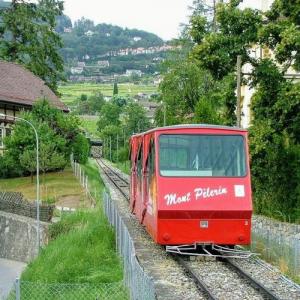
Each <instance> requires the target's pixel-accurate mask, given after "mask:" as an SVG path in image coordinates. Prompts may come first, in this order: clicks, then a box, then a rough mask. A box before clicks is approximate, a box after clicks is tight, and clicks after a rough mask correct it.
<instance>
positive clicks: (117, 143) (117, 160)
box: [117, 134, 119, 162]
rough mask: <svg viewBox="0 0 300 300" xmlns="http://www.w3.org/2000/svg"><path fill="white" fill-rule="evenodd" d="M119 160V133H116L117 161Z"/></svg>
mask: <svg viewBox="0 0 300 300" xmlns="http://www.w3.org/2000/svg"><path fill="white" fill-rule="evenodd" d="M118 161H119V135H118V134H117V162H118Z"/></svg>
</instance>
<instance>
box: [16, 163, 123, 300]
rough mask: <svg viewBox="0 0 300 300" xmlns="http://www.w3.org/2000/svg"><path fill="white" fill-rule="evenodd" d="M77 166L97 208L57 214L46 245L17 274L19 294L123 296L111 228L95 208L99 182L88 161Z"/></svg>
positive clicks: (38, 296)
mask: <svg viewBox="0 0 300 300" xmlns="http://www.w3.org/2000/svg"><path fill="white" fill-rule="evenodd" d="M82 168H83V169H84V171H85V174H86V175H87V176H88V178H89V186H90V191H91V192H92V194H94V195H93V196H95V197H96V199H97V200H98V201H97V207H96V209H85V210H77V211H76V212H75V213H72V214H63V215H62V218H61V220H60V221H59V222H57V223H55V224H52V225H51V226H50V228H49V239H50V242H49V244H48V246H47V247H45V248H44V249H42V251H41V253H40V255H39V256H38V257H37V258H36V259H35V260H34V261H32V262H31V263H30V264H29V265H28V266H27V268H26V269H25V271H24V272H23V273H22V276H21V282H22V281H23V285H24V287H23V288H22V286H21V291H22V289H23V290H24V297H23V294H22V299H33V298H34V299H98V297H100V298H99V299H118V300H119V299H120V300H121V299H122V300H123V299H128V295H127V291H126V290H125V289H124V288H123V286H122V284H121V283H120V281H121V280H122V279H123V271H122V264H121V260H120V258H119V257H118V255H117V253H116V249H115V236H114V232H113V230H112V228H111V226H110V225H109V223H108V221H107V219H106V216H105V214H104V212H103V210H102V209H101V207H102V205H101V196H102V192H103V189H104V185H103V182H102V180H101V178H100V175H99V171H98V168H97V165H96V163H95V161H94V160H92V159H90V160H89V161H88V162H87V163H86V165H84V166H82ZM59 283H61V284H62V285H48V284H59ZM68 284H69V285H68ZM73 284H82V285H78V286H76V285H73ZM85 284H87V285H85ZM103 284H110V285H109V286H103ZM26 289H28V293H26V294H25V290H26ZM57 293H58V294H57ZM107 293H109V294H107Z"/></svg>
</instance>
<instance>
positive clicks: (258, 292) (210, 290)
mask: <svg viewBox="0 0 300 300" xmlns="http://www.w3.org/2000/svg"><path fill="white" fill-rule="evenodd" d="M174 258H175V259H176V260H177V261H178V263H179V264H180V265H181V266H182V267H183V268H184V269H185V270H186V272H188V273H189V275H190V276H191V278H192V279H193V280H194V282H195V284H196V285H197V286H198V287H199V288H200V289H201V290H202V291H203V292H204V293H205V295H206V296H207V298H208V299H212V300H218V299H225V298H226V296H225V295H223V296H221V295H220V294H223V293H224V290H226V289H227V291H225V294H228V295H227V297H228V298H229V299H230V298H231V299H235V298H237V297H234V296H233V295H234V292H233V291H232V288H228V285H227V287H225V286H224V290H223V288H220V287H221V286H220V282H218V281H219V279H221V280H220V281H223V280H224V279H223V278H222V276H220V275H221V273H222V275H223V276H224V275H225V272H226V271H227V272H228V273H229V272H230V273H232V272H234V273H235V275H237V276H233V278H232V279H231V283H232V286H234V285H235V283H236V282H237V281H236V279H237V277H240V278H239V281H240V283H239V285H238V286H235V289H236V290H238V289H240V295H243V298H241V299H270V300H280V299H281V298H280V297H278V296H276V295H275V294H274V293H273V292H272V291H271V290H270V289H268V288H267V287H265V286H264V285H263V284H262V283H260V282H259V281H257V280H256V279H255V278H253V277H252V276H251V275H250V274H248V273H247V272H246V271H245V270H243V269H242V268H240V267H239V266H238V265H237V264H236V263H235V262H234V261H232V260H229V259H225V258H223V259H217V260H216V261H211V262H208V263H207V262H206V263H205V262H204V263H203V262H202V264H204V268H205V269H206V270H205V271H206V272H210V276H207V273H206V272H205V273H203V272H202V271H203V268H201V269H200V270H199V264H201V262H192V263H191V262H188V261H187V260H185V259H184V258H182V257H180V256H175V255H174ZM213 265H214V266H213ZM221 265H222V266H221ZM215 266H217V267H216V268H215ZM222 268H223V270H221V269H222ZM214 275H215V281H214V282H212V281H211V280H210V279H209V277H213V276H214ZM225 276H226V275H225ZM234 277H235V278H234ZM241 278H242V280H241ZM223 282H224V281H223ZM247 285H249V287H247ZM251 287H252V288H251ZM236 293H237V291H236Z"/></svg>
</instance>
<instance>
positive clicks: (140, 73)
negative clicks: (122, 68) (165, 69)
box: [125, 69, 142, 77]
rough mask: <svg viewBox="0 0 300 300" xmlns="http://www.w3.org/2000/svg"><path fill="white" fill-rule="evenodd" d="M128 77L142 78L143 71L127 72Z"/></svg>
mask: <svg viewBox="0 0 300 300" xmlns="http://www.w3.org/2000/svg"><path fill="white" fill-rule="evenodd" d="M125 75H126V76H128V77H129V76H132V75H137V76H139V77H142V71H141V70H133V69H132V70H126V74H125Z"/></svg>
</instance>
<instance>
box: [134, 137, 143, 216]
mask: <svg viewBox="0 0 300 300" xmlns="http://www.w3.org/2000/svg"><path fill="white" fill-rule="evenodd" d="M136 174H137V181H136V204H135V206H136V209H135V212H136V214H137V216H138V219H139V220H141V213H142V203H143V141H141V143H140V146H139V148H138V154H137V162H136Z"/></svg>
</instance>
